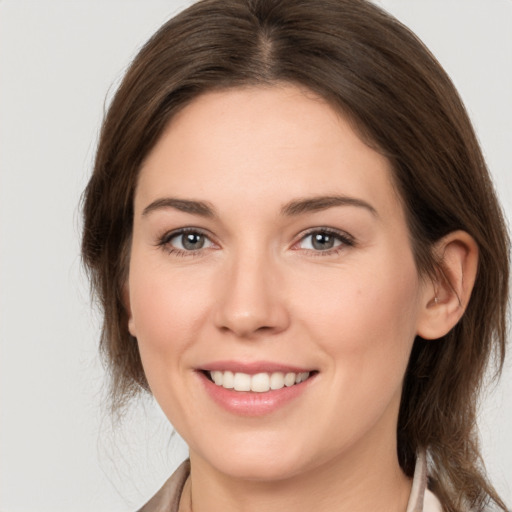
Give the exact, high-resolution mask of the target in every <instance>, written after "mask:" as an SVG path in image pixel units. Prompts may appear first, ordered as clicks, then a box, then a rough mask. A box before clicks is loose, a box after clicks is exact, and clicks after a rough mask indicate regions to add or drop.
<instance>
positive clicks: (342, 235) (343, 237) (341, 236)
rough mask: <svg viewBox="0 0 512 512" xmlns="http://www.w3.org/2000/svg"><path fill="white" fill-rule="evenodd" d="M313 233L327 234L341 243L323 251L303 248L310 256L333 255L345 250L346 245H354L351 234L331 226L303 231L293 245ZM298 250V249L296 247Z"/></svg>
mask: <svg viewBox="0 0 512 512" xmlns="http://www.w3.org/2000/svg"><path fill="white" fill-rule="evenodd" d="M314 234H323V235H329V236H332V237H333V238H335V239H336V240H338V241H340V242H341V243H340V244H339V245H337V246H335V247H333V248H331V249H326V250H324V251H320V250H314V249H303V250H305V251H307V252H308V254H310V255H312V256H319V257H322V256H333V255H336V254H339V253H340V252H342V251H343V250H345V249H346V248H347V247H354V246H355V245H356V242H355V239H354V237H353V236H352V235H349V234H348V233H346V232H344V231H338V230H337V229H333V228H324V227H317V228H312V229H310V230H308V231H306V232H305V233H302V235H301V237H300V239H299V240H298V241H297V242H296V243H295V244H294V247H295V246H296V245H298V244H299V243H301V242H303V241H304V240H305V239H306V238H307V237H309V236H312V235H314ZM296 250H299V249H296Z"/></svg>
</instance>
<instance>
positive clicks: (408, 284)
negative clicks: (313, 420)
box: [297, 258, 420, 389]
mask: <svg viewBox="0 0 512 512" xmlns="http://www.w3.org/2000/svg"><path fill="white" fill-rule="evenodd" d="M361 269H362V270H359V269H356V268H350V269H348V268H347V269H346V271H343V270H340V272H339V276H338V277H337V279H334V280H333V279H332V275H331V276H330V279H327V276H326V279H325V280H324V282H322V279H317V281H316V285H315V286H311V283H309V286H307V287H305V289H304V290H303V291H302V292H301V293H302V296H303V297H305V298H307V299H306V300H305V302H304V304H303V308H302V313H298V315H297V316H299V318H300V317H302V318H304V319H306V318H307V319H309V325H308V326H306V325H305V327H306V328H307V329H309V330H310V331H311V332H310V337H311V338H313V339H316V340H317V342H318V343H319V345H321V348H322V349H323V351H324V352H325V353H326V354H327V355H328V356H329V357H330V358H331V363H332V364H333V366H335V367H337V368H338V370H339V371H338V372H337V378H339V379H344V380H345V381H352V382H360V383H361V386H360V387H357V386H356V388H357V389H364V387H365V386H366V385H368V386H370V387H371V388H375V389H378V388H379V387H380V386H382V385H383V384H384V383H387V384H388V386H390V387H396V386H400V385H401V380H402V377H403V374H404V372H405V368H406V366H407V362H408V359H409V355H410V350H411V348H412V343H413V341H414V338H415V334H416V323H417V314H418V305H419V296H420V295H419V286H420V285H419V279H418V275H417V271H416V268H415V265H414V262H413V261H412V259H411V260H409V259H408V260H405V261H404V260H400V261H399V262H398V260H397V262H396V263H395V262H394V259H393V258H389V260H388V261H385V260H384V259H381V260H380V264H379V265H373V266H366V265H365V266H364V267H361ZM304 323H305V324H306V322H305V321H304Z"/></svg>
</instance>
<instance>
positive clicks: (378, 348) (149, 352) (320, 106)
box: [126, 86, 426, 480]
mask: <svg viewBox="0 0 512 512" xmlns="http://www.w3.org/2000/svg"><path fill="white" fill-rule="evenodd" d="M134 215H135V216H134V229H133V242H132V248H131V260H130V269H129V279H128V283H127V287H126V301H127V306H128V309H129V315H130V320H129V328H130V332H131V333H132V334H133V335H134V336H135V337H136V338H137V340H138V344H139V347H140V354H141V357H142V362H143V365H144V370H145V373H146V376H147V379H148V382H149V385H150V387H151V390H152V392H153V394H154V396H155V398H156V400H157V401H158V402H159V404H160V405H161V407H162V409H163V410H164V412H165V414H166V415H167V416H168V418H169V420H170V421H171V423H172V424H173V425H174V427H175V428H176V429H177V430H178V432H179V433H180V434H181V435H182V437H183V438H184V439H185V441H186V442H187V443H188V445H189V447H190V454H191V458H192V459H193V462H194V461H197V462H194V463H196V464H199V463H200V462H201V463H202V464H205V465H207V466H209V467H212V468H214V469H215V470H218V471H220V472H222V473H225V474H229V475H232V476H239V477H243V478H251V479H262V480H265V479H277V478H279V479H281V478H286V477H287V476H292V475H296V474H299V473H301V472H305V471H309V470H311V469H313V468H318V467H319V466H321V465H324V464H328V465H329V464H332V463H337V462H339V463H343V461H345V462H346V461H349V460H353V458H360V457H361V456H362V454H367V455H368V456H373V457H375V456H383V455H384V454H385V455H386V456H388V455H390V454H395V455H393V456H395V457H396V444H395V437H396V422H397V415H398V407H399V401H400V392H401V386H402V378H403V375H404V372H405V369H406V365H407V362H408V358H409V354H410V350H411V347H412V343H413V340H414V338H415V335H416V332H417V329H418V324H419V322H420V321H421V316H422V311H423V309H424V303H425V300H426V299H425V297H424V295H425V294H426V293H425V290H424V288H423V285H422V281H421V279H420V278H419V276H418V273H417V269H416V267H415V263H414V259H413V255H412V252H411V248H410V242H409V236H408V230H407V226H406V220H405V218H404V212H403V209H402V207H401V205H400V201H399V199H398V197H397V195H396V192H395V190H394V188H393V184H392V180H391V172H390V166H389V163H388V161H387V160H386V159H385V158H384V157H382V156H381V155H380V154H378V153H377V152H375V151H374V150H372V149H370V148H369V147H368V146H366V145H365V144H364V143H363V142H362V141H361V140H360V139H359V137H358V136H357V135H356V133H355V132H354V130H353V129H352V127H351V125H350V124H349V123H348V122H347V120H346V119H344V118H343V117H342V116H340V115H339V114H338V113H336V112H335V111H334V110H333V109H332V108H331V107H330V106H328V105H327V104H326V103H325V102H324V101H322V100H320V99H318V98H316V97H315V96H314V95H313V94H312V93H304V92H302V91H301V90H299V89H298V88H296V87H293V86H280V87H277V86H275V87H267V88H263V87H261V88H242V89H233V90H228V91H223V92H215V93H208V94H204V95H203V96H201V97H199V98H198V99H196V100H195V101H194V102H193V103H191V104H190V105H189V106H187V107H186V108H185V109H184V110H182V111H181V112H180V113H179V114H178V115H176V117H175V118H174V119H173V120H172V122H171V123H170V125H169V126H168V128H167V129H166V131H165V132H164V134H163V135H162V137H161V138H160V140H159V142H158V143H157V145H156V146H155V148H154V149H153V150H152V152H151V153H150V154H149V156H148V158H147V159H146V160H145V162H144V165H143V167H142V169H141V173H140V180H139V182H138V186H137V190H136V194H135V214H134ZM212 378H213V379H214V380H215V381H216V382H217V383H215V382H213V381H212ZM302 379H305V380H303V381H301V380H302ZM296 381H299V382H298V383H294V382H296ZM300 381H301V382H300ZM221 382H222V384H221ZM292 384H293V385H292ZM233 386H235V388H233Z"/></svg>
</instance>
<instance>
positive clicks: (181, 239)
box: [169, 231, 211, 251]
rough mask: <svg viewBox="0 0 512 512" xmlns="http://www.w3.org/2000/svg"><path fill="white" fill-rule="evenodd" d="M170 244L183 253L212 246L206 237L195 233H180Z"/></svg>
mask: <svg viewBox="0 0 512 512" xmlns="http://www.w3.org/2000/svg"><path fill="white" fill-rule="evenodd" d="M169 244H170V245H172V246H173V247H175V248H176V249H180V250H182V251H197V250H199V249H203V248H204V247H210V246H211V242H210V240H209V239H208V238H207V237H206V236H205V235H203V234H202V233H198V232H195V231H191V232H187V233H179V234H177V235H175V236H173V237H172V238H171V239H170V240H169Z"/></svg>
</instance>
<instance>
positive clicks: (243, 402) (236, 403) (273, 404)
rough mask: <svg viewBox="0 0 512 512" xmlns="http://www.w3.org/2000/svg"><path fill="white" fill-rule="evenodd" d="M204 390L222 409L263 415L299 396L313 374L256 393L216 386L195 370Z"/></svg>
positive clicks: (235, 412)
mask: <svg viewBox="0 0 512 512" xmlns="http://www.w3.org/2000/svg"><path fill="white" fill-rule="evenodd" d="M197 374H198V376H199V377H200V379H201V381H202V383H203V385H204V387H205V389H206V392H207V393H208V395H209V396H210V397H211V398H212V399H213V401H214V402H215V403H217V404H218V405H220V406H221V407H222V408H223V409H225V410H227V411H229V412H231V413H234V414H238V415H240V416H263V415H265V414H271V413H272V412H274V411H277V410H278V409H280V408H281V407H283V406H284V405H286V404H288V403H289V402H291V401H292V400H294V399H295V398H298V397H299V396H301V395H302V394H303V393H304V392H305V391H306V389H307V388H308V387H309V384H310V382H311V381H312V380H313V379H314V377H315V375H313V376H310V377H309V378H308V379H307V380H305V381H303V382H301V383H300V384H294V385H293V386H290V387H284V388H281V389H274V390H270V391H267V392H265V393H256V392H252V391H234V390H233V389H226V388H223V387H222V386H217V384H215V383H214V382H212V381H211V380H210V379H208V378H207V377H206V375H204V373H202V372H197Z"/></svg>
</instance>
